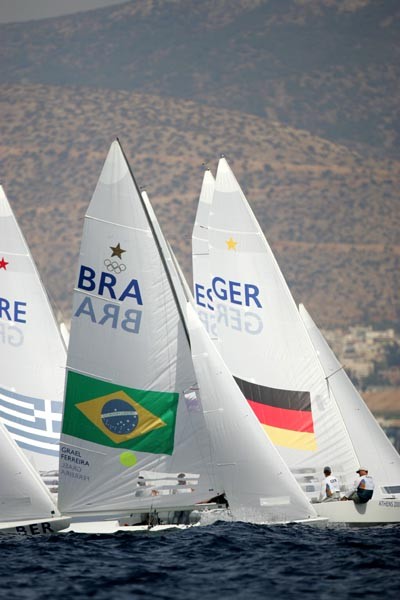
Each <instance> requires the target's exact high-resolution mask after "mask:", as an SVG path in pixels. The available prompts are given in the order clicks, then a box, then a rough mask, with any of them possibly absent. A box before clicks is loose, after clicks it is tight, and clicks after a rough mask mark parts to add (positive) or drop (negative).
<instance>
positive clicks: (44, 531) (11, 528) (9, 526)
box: [0, 517, 70, 535]
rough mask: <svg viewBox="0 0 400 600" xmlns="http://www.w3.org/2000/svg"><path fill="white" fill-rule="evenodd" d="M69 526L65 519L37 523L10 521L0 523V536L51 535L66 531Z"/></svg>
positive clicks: (42, 520) (32, 521)
mask: <svg viewBox="0 0 400 600" xmlns="http://www.w3.org/2000/svg"><path fill="white" fill-rule="evenodd" d="M69 524H70V519H67V518H65V517H61V518H57V519H41V520H39V521H37V520H36V521H35V520H29V521H12V522H11V521H10V522H8V523H7V522H4V523H0V535H1V534H17V535H52V534H53V533H58V532H59V531H62V530H66V529H67V527H68V526H69Z"/></svg>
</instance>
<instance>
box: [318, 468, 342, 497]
mask: <svg viewBox="0 0 400 600" xmlns="http://www.w3.org/2000/svg"><path fill="white" fill-rule="evenodd" d="M324 475H325V478H324V480H323V481H322V483H321V492H320V495H319V501H320V502H336V501H337V500H340V486H339V481H338V480H337V478H336V477H335V475H332V469H331V468H330V467H324Z"/></svg>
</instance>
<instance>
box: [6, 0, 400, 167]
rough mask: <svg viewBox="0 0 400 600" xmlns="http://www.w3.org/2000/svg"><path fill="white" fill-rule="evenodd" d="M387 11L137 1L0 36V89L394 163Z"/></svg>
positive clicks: (399, 67)
mask: <svg viewBox="0 0 400 600" xmlns="http://www.w3.org/2000/svg"><path fill="white" fill-rule="evenodd" d="M399 15H400V11H399V4H398V0H307V1H305V0H235V2H232V1H230V0H202V2H198V0H141V2H128V3H126V4H123V5H121V6H114V7H111V8H106V9H100V10H97V11H90V12H88V13H79V14H78V15H72V16H68V17H62V18H57V19H47V20H45V21H41V22H40V21H39V22H31V23H28V24H26V23H22V24H9V25H2V26H0V34H1V38H2V46H1V50H0V66H1V71H2V81H3V82H8V83H11V82H12V83H16V82H24V83H28V82H30V83H42V84H53V85H54V84H56V85H65V84H67V85H89V86H95V87H102V88H109V89H113V90H115V89H125V90H130V91H138V92H141V93H147V94H152V95H159V96H162V97H171V98H176V99H193V100H196V102H201V103H204V104H208V105H210V106H218V107H221V108H225V109H229V110H239V111H242V112H246V113H251V114H255V115H258V116H267V117H269V118H272V119H275V120H279V121H281V122H283V123H285V124H286V125H289V126H292V127H296V128H301V129H306V130H308V131H310V132H311V133H312V134H313V135H319V136H322V137H324V138H327V139H330V140H332V141H335V142H339V143H343V144H345V145H347V146H350V147H353V148H358V149H362V151H363V153H367V154H368V155H370V156H372V155H375V156H379V155H382V154H386V155H387V156H393V157H399V152H400V133H399V132H400V118H399V95H400V89H399V85H400V83H399V82H400V19H399Z"/></svg>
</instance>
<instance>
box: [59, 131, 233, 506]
mask: <svg viewBox="0 0 400 600" xmlns="http://www.w3.org/2000/svg"><path fill="white" fill-rule="evenodd" d="M161 236H162V234H161V230H160V227H159V225H158V223H157V222H156V218H155V216H154V213H153V212H152V210H151V206H150V204H149V200H148V198H147V196H146V197H143V196H142V194H141V192H140V190H139V188H138V186H137V184H136V181H135V178H134V176H133V173H132V171H131V169H130V167H129V164H128V162H127V160H126V157H125V155H124V153H123V150H122V148H121V145H120V143H119V141H118V140H116V141H114V142H113V143H112V145H111V148H110V151H109V153H108V156H107V158H106V161H105V164H104V167H103V170H102V172H101V175H100V178H99V181H98V183H97V186H96V189H95V192H94V195H93V197H92V200H91V202H90V204H89V208H88V210H87V213H86V217H85V221H84V230H83V236H82V243H81V250H80V255H79V264H78V273H77V279H76V286H75V290H74V297H73V318H72V324H71V334H70V343H69V349H68V361H67V377H66V388H65V408H64V416H63V423H62V434H61V445H60V486H59V506H60V508H61V510H62V511H63V512H64V513H68V514H71V515H88V514H90V515H99V516H102V515H104V516H107V515H118V514H119V515H123V514H127V513H131V512H135V511H137V512H140V511H141V510H143V511H145V510H146V509H147V510H148V509H149V507H150V506H151V508H152V509H153V510H155V509H157V508H163V509H165V508H170V507H177V506H178V507H179V506H187V505H193V504H194V503H196V502H198V501H199V500H205V499H207V498H208V497H212V496H214V495H216V494H218V493H219V492H220V491H221V490H218V489H217V488H216V487H215V485H214V481H213V480H212V478H211V476H210V475H209V473H208V471H207V464H208V463H209V440H208V435H207V430H206V427H205V420H204V415H203V412H202V410H201V400H200V398H198V399H197V400H196V402H193V398H192V397H191V401H190V402H189V401H187V397H188V394H189V395H192V394H193V386H194V384H195V382H196V378H195V375H194V370H193V364H192V358H191V354H190V348H189V341H188V336H187V331H186V327H185V322H184V318H183V314H182V310H181V307H180V301H179V298H178V295H177V293H176V289H175V287H176V281H178V279H177V278H176V277H175V279H174V277H173V275H172V274H171V269H172V262H171V260H169V259H168V257H166V256H165V248H166V247H167V246H166V244H165V243H164V240H163V239H161ZM174 281H175V283H174ZM187 473H190V474H191V475H190V481H191V484H190V486H189V485H188V486H186V487H185V491H186V492H190V493H185V494H182V493H177V492H179V491H181V490H182V488H181V487H178V486H179V485H180V483H181V480H182V474H183V475H184V474H187ZM178 476H179V477H180V480H179V477H178Z"/></svg>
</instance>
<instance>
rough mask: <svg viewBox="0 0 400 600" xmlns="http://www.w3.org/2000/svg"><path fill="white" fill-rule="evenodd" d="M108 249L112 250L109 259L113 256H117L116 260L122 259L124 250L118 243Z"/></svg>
mask: <svg viewBox="0 0 400 600" xmlns="http://www.w3.org/2000/svg"><path fill="white" fill-rule="evenodd" d="M110 248H111V250H112V254H111V258H112V257H113V256H118V258H120V259H122V253H123V252H126V250H122V248H121V246H120V244H119V242H118V244H117V245H116V246H110Z"/></svg>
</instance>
